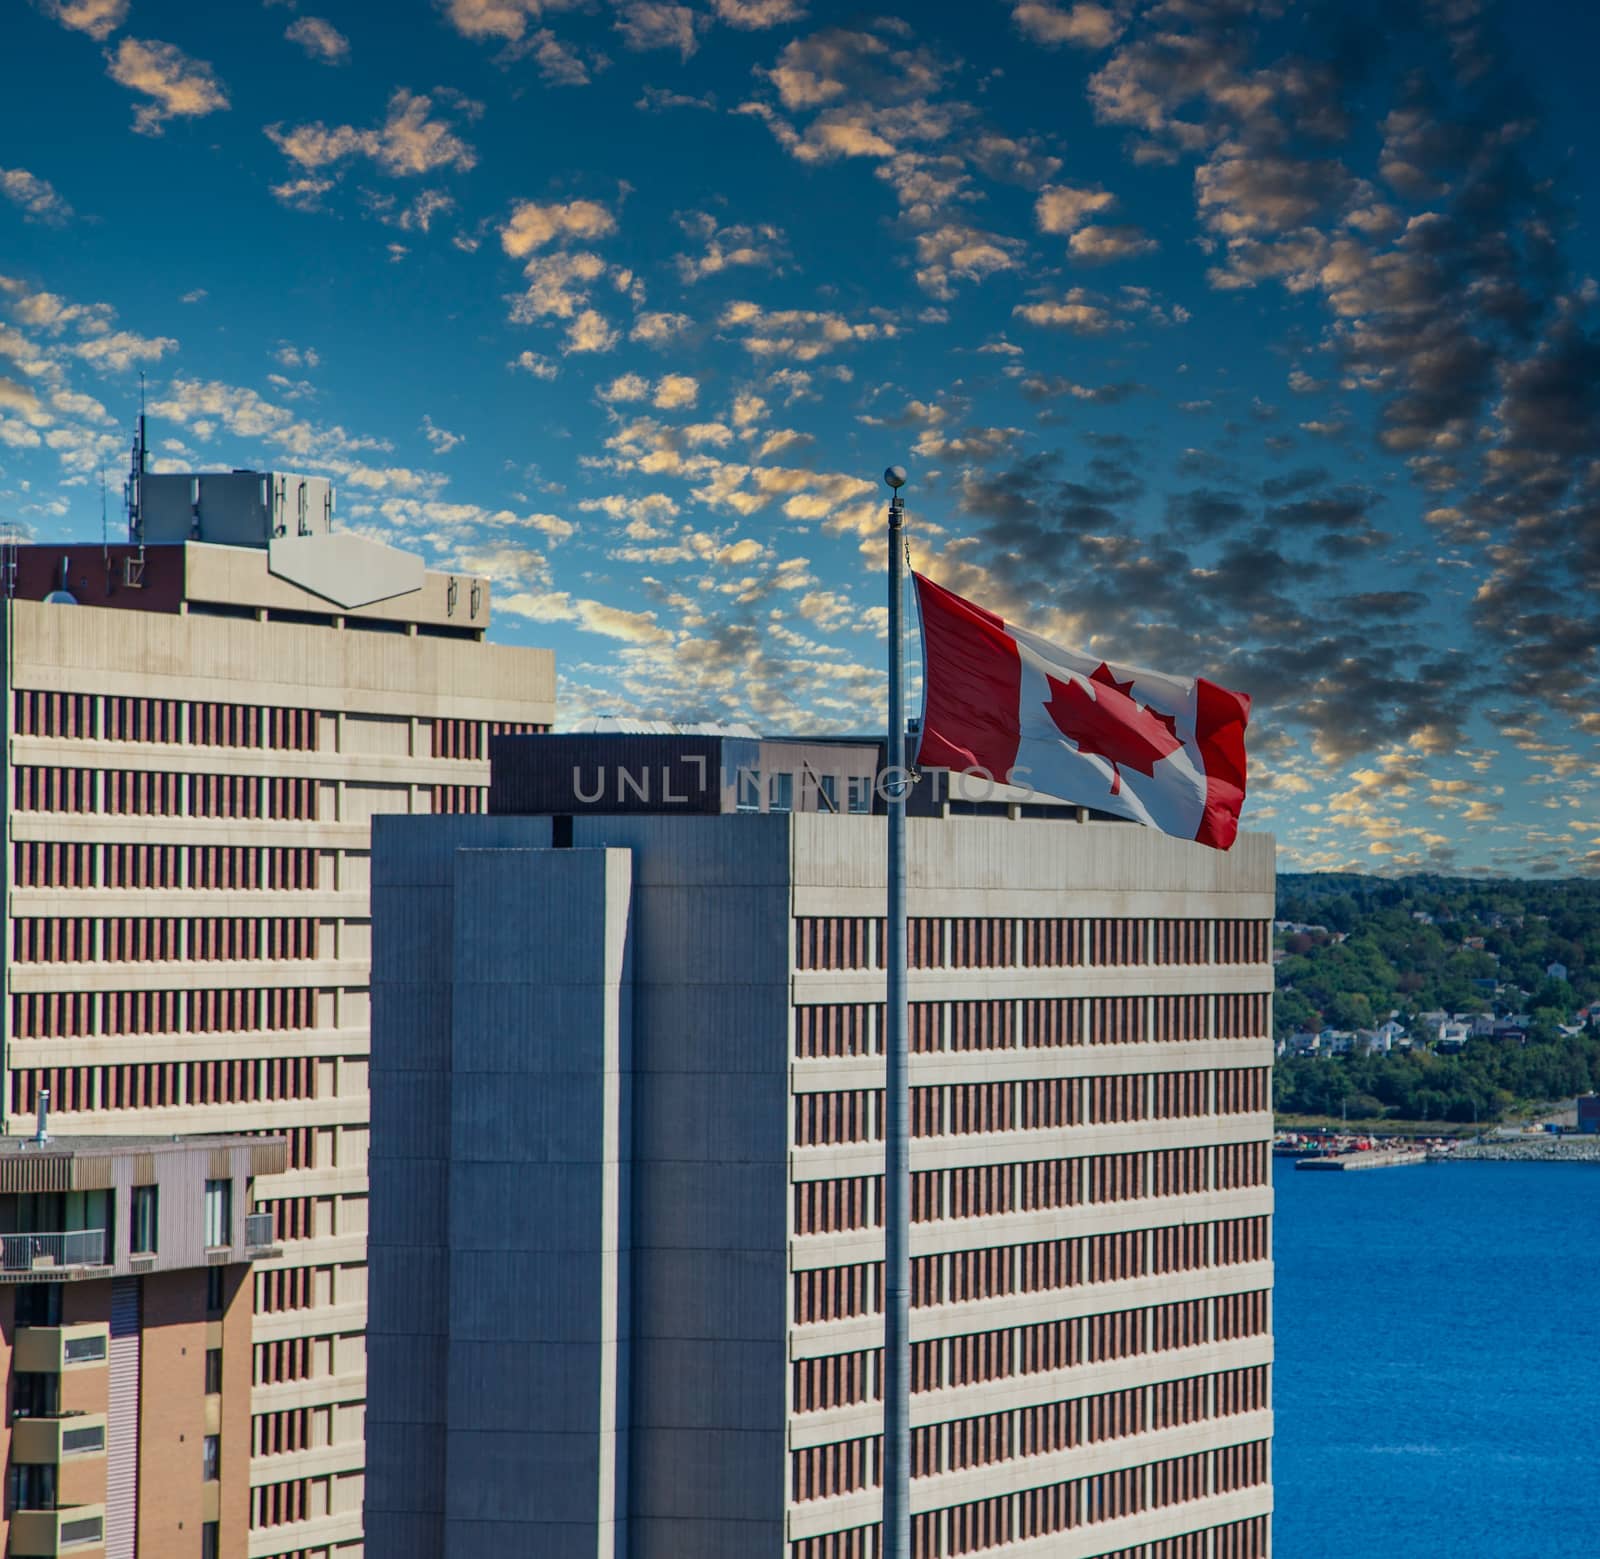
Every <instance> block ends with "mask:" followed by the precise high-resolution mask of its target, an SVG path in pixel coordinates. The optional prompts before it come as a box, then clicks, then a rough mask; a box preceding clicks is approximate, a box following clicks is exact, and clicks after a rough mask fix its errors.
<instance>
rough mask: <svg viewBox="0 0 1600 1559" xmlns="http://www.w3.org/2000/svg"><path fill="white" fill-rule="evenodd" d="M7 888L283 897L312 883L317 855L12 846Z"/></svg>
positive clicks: (246, 848)
mask: <svg viewBox="0 0 1600 1559" xmlns="http://www.w3.org/2000/svg"><path fill="white" fill-rule="evenodd" d="M11 870H12V879H11V885H12V886H13V887H14V888H139V889H143V888H186V889H194V890H205V891H210V890H213V889H217V890H221V891H224V892H234V891H238V890H244V891H248V892H257V891H263V890H266V891H271V892H279V893H281V892H284V891H288V890H295V889H300V888H314V887H316V885H317V852H316V851H315V850H310V849H296V848H290V847H288V846H285V845H218V844H188V845H184V844H104V845H95V844H60V843H57V842H55V841H46V840H38V839H30V840H24V841H22V842H21V843H18V844H16V845H14V846H13V847H12V852H11Z"/></svg>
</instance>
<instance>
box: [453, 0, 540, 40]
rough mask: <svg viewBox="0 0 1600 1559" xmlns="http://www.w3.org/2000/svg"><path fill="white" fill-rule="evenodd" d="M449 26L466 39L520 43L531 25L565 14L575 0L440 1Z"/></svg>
mask: <svg viewBox="0 0 1600 1559" xmlns="http://www.w3.org/2000/svg"><path fill="white" fill-rule="evenodd" d="M437 3H438V5H439V9H440V10H442V11H443V12H444V14H445V18H446V19H447V20H448V21H449V23H450V25H451V26H452V27H454V28H455V30H456V31H457V32H459V33H460V34H461V35H462V37H464V38H476V39H484V38H500V39H503V40H504V41H505V42H507V43H512V44H514V43H517V42H519V41H520V40H521V39H522V37H523V35H524V33H526V31H527V28H528V23H529V21H530V20H531V21H538V20H539V19H540V18H541V17H542V16H544V15H545V13H546V12H548V11H564V10H566V9H568V5H569V4H570V3H572V0H437Z"/></svg>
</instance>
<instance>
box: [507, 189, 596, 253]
mask: <svg viewBox="0 0 1600 1559" xmlns="http://www.w3.org/2000/svg"><path fill="white" fill-rule="evenodd" d="M616 230H617V219H616V218H615V217H614V216H613V215H612V214H611V212H610V210H609V209H608V208H607V207H605V206H603V205H602V204H601V203H600V202H599V201H598V200H569V201H567V202H565V203H563V202H561V201H551V202H549V203H546V204H541V203H540V202H538V201H536V200H519V201H517V202H516V204H515V205H513V206H512V208H511V215H510V217H508V218H507V220H506V222H505V225H504V226H503V227H502V228H501V229H500V247H501V248H502V249H504V250H505V252H506V253H507V254H508V255H510V256H511V258H512V259H513V260H521V259H524V258H526V257H527V256H528V255H530V254H532V253H533V252H534V250H536V249H543V248H544V247H545V245H546V244H549V243H552V242H563V243H564V242H566V241H567V240H568V239H573V238H580V239H584V240H587V241H589V242H593V241H594V240H595V239H597V238H608V237H610V236H611V234H613V233H614V232H616Z"/></svg>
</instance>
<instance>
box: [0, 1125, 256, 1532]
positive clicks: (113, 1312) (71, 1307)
mask: <svg viewBox="0 0 1600 1559" xmlns="http://www.w3.org/2000/svg"><path fill="white" fill-rule="evenodd" d="M287 1162H288V1154H287V1151H286V1144H285V1143H284V1141H283V1139H282V1138H281V1137H259V1136H253V1137H252V1136H234V1137H182V1138H173V1137H77V1138H72V1137H68V1138H55V1139H52V1140H50V1141H42V1140H39V1141H36V1140H34V1139H33V1138H29V1137H6V1138H0V1384H3V1386H4V1390H5V1402H6V1409H7V1410H6V1415H5V1425H4V1428H0V1456H3V1457H4V1458H5V1461H6V1499H5V1509H4V1513H3V1517H0V1545H3V1546H4V1550H5V1552H6V1553H8V1554H18V1555H24V1554H26V1555H54V1554H82V1555H84V1556H86V1559H120V1556H122V1555H126V1554H132V1553H134V1552H138V1553H143V1554H174V1555H177V1554H192V1555H199V1556H201V1559H245V1556H246V1555H247V1554H248V1553H249V1552H250V1547H249V1541H248V1539H249V1530H248V1524H249V1511H250V1393H251V1384H250V1382H251V1374H252V1367H251V1347H252V1345H251V1337H250V1330H251V1305H252V1297H253V1292H252V1290H253V1285H252V1283H251V1281H250V1267H251V1263H252V1262H259V1261H265V1260H271V1259H275V1258H276V1257H278V1256H280V1255H281V1254H282V1251H281V1250H280V1249H279V1248H278V1247H277V1246H276V1245H275V1244H274V1236H273V1231H272V1224H273V1217H272V1214H271V1213H270V1212H253V1211H252V1210H251V1207H252V1200H251V1198H252V1190H253V1185H254V1180H255V1177H256V1176H257V1175H270V1174H275V1173H279V1172H281V1171H282V1170H283V1169H284V1167H285V1166H286V1164H287Z"/></svg>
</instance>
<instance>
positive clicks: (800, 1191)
mask: <svg viewBox="0 0 1600 1559" xmlns="http://www.w3.org/2000/svg"><path fill="white" fill-rule="evenodd" d="M1270 1179H1271V1155H1270V1149H1269V1147H1268V1145H1267V1144H1266V1143H1265V1142H1238V1143H1228V1144H1224V1145H1222V1146H1218V1147H1202V1148H1165V1149H1161V1150H1158V1151H1156V1152H1152V1153H1101V1154H1096V1155H1094V1156H1092V1157H1089V1158H1049V1159H1034V1160H1030V1161H1028V1162H1026V1163H1020V1164H977V1165H972V1166H970V1167H967V1168H963V1169H926V1170H919V1171H917V1172H916V1173H914V1174H913V1175H912V1176H911V1221H912V1222H913V1223H935V1222H940V1221H942V1220H945V1219H950V1218H993V1217H998V1216H1001V1215H1003V1214H1006V1213H1016V1212H1036V1211H1039V1210H1041V1209H1044V1208H1053V1207H1080V1206H1096V1205H1099V1204H1102V1203H1107V1202H1123V1201H1136V1200H1142V1199H1143V1198H1145V1197H1151V1196H1156V1197H1160V1196H1192V1195H1195V1194H1197V1193H1199V1192H1204V1191H1213V1190H1216V1191H1233V1190H1239V1189H1241V1188H1243V1187H1246V1186H1263V1185H1266V1184H1268V1183H1269V1181H1270ZM882 1224H883V1178H882V1176H880V1175H853V1176H848V1177H846V1178H844V1179H839V1180H800V1181H796V1182H795V1186H794V1232H795V1233H796V1234H797V1235H807V1234H839V1233H843V1232H845V1231H846V1230H851V1229H871V1228H881V1227H882Z"/></svg>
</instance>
